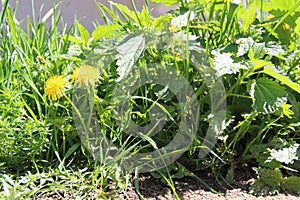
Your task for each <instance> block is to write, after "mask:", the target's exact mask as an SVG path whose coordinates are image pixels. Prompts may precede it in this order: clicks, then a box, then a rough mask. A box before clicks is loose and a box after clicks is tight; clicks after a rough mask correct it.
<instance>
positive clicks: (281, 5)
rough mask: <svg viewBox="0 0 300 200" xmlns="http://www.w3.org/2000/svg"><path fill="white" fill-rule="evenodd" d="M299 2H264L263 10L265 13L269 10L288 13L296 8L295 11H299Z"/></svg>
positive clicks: (295, 0) (274, 0) (296, 0)
mask: <svg viewBox="0 0 300 200" xmlns="http://www.w3.org/2000/svg"><path fill="white" fill-rule="evenodd" d="M299 2H300V1H299V0H285V1H282V0H271V1H269V2H264V10H265V11H270V10H284V11H288V10H291V9H292V8H294V7H295V6H296V9H295V10H296V11H300V8H299V6H297V4H299Z"/></svg>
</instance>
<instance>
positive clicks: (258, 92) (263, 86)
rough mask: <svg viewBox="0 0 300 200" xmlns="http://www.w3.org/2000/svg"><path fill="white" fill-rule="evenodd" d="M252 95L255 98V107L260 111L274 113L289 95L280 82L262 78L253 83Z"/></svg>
mask: <svg viewBox="0 0 300 200" xmlns="http://www.w3.org/2000/svg"><path fill="white" fill-rule="evenodd" d="M249 93H250V95H251V97H252V98H253V101H254V103H253V105H252V106H253V108H254V109H255V110H256V111H257V112H259V113H266V114H267V113H273V112H275V111H276V110H277V109H278V107H279V106H280V105H281V104H282V103H283V102H284V99H285V96H286V95H287V93H286V91H285V89H284V88H283V87H282V86H280V85H279V83H277V82H275V81H273V80H271V79H268V78H260V79H258V80H257V81H254V82H253V83H252V85H251V89H250V92H249Z"/></svg>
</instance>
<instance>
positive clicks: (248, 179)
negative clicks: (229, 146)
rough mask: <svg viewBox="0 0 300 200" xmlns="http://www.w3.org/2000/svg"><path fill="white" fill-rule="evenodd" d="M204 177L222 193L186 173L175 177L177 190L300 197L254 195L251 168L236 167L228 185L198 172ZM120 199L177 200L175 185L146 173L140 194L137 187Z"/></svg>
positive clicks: (191, 197) (188, 197)
mask: <svg viewBox="0 0 300 200" xmlns="http://www.w3.org/2000/svg"><path fill="white" fill-rule="evenodd" d="M197 175H198V176H199V177H200V178H201V179H202V180H204V181H205V182H206V183H208V184H209V185H210V186H211V187H213V188H214V189H215V190H217V191H218V192H219V193H213V192H211V191H209V190H207V189H205V187H203V186H202V185H201V184H200V183H199V182H198V181H197V180H196V179H194V178H192V177H185V178H182V179H176V180H174V184H175V187H176V191H177V194H178V195H179V197H180V199H182V200H202V199H203V200H204V199H205V200H210V199H217V200H225V199H226V200H227V199H228V200H231V199H233V200H235V199H236V200H243V199H245V200H252V199H253V200H254V199H255V200H256V199H264V200H277V199H282V200H295V199H300V193H288V192H285V193H279V194H276V195H273V196H254V195H251V194H249V187H250V185H251V183H253V181H254V178H255V174H254V173H253V172H252V171H251V170H250V171H249V169H248V168H243V167H241V168H238V169H236V170H235V178H234V180H233V182H232V183H231V184H230V186H228V185H227V184H225V183H224V184H222V183H216V181H215V179H214V177H213V176H212V175H211V174H209V173H206V172H202V173H198V174H197ZM118 197H119V198H120V199H128V200H129V199H132V200H138V199H145V200H173V199H175V197H174V195H173V194H172V191H171V189H170V188H169V187H168V186H167V185H166V184H164V183H163V182H161V181H160V180H158V179H155V178H153V177H151V176H150V175H147V174H145V175H142V176H141V177H140V179H139V195H138V193H137V192H136V191H135V190H134V189H133V188H128V189H127V191H124V192H122V193H121V194H119V195H118Z"/></svg>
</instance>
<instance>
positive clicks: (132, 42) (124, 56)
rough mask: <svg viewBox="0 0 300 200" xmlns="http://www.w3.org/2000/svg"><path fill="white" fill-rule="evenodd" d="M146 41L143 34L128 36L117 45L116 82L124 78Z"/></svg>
mask: <svg viewBox="0 0 300 200" xmlns="http://www.w3.org/2000/svg"><path fill="white" fill-rule="evenodd" d="M145 46H146V41H145V37H144V36H143V35H137V36H128V37H126V38H125V39H124V40H123V42H122V43H121V44H120V45H119V46H118V47H117V51H118V53H119V55H118V56H117V58H118V61H117V65H118V66H119V67H118V69H117V72H118V75H119V76H120V77H119V78H118V79H117V82H119V81H121V80H122V79H123V78H125V77H126V76H127V75H128V74H129V73H130V71H131V69H132V67H133V66H134V65H135V63H136V62H137V60H138V59H139V57H140V56H141V55H142V53H143V51H144V50H145Z"/></svg>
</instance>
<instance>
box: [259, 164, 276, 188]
mask: <svg viewBox="0 0 300 200" xmlns="http://www.w3.org/2000/svg"><path fill="white" fill-rule="evenodd" d="M258 177H259V179H260V180H261V181H262V182H264V183H265V184H266V185H268V186H271V187H278V186H279V185H280V183H281V181H282V173H281V172H280V171H279V170H275V169H267V168H260V169H258Z"/></svg>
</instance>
